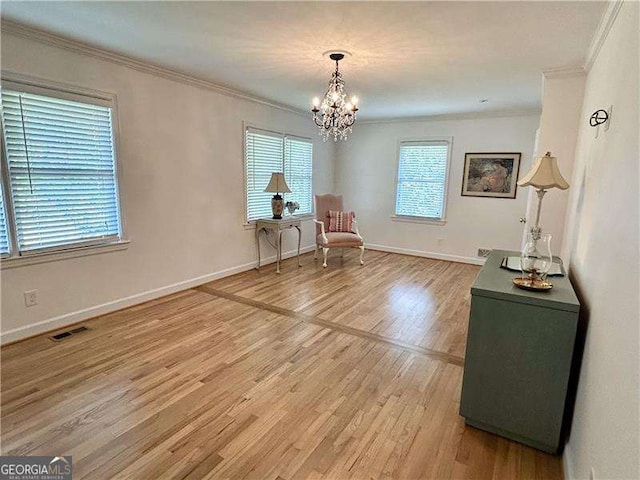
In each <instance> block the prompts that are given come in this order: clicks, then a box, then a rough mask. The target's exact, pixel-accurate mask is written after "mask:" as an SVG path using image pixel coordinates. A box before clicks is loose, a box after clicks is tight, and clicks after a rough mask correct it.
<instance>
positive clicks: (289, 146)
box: [245, 128, 313, 222]
mask: <svg viewBox="0 0 640 480" xmlns="http://www.w3.org/2000/svg"><path fill="white" fill-rule="evenodd" d="M245 143H246V145H245V174H246V175H245V178H246V182H247V184H246V194H247V221H248V222H250V221H252V220H256V219H258V218H265V217H271V216H272V212H271V198H272V197H273V193H266V192H265V191H264V189H265V188H266V187H267V184H268V183H269V180H270V179H271V174H272V173H273V172H283V173H284V177H285V180H286V182H287V185H288V186H289V189H290V190H291V193H286V194H285V195H284V199H285V201H291V202H298V203H299V204H300V209H299V210H298V211H296V214H306V213H311V212H312V211H313V143H312V141H311V140H309V139H305V138H300V137H294V136H287V135H285V134H281V133H276V132H269V131H266V130H259V129H255V128H247V130H246V132H245Z"/></svg>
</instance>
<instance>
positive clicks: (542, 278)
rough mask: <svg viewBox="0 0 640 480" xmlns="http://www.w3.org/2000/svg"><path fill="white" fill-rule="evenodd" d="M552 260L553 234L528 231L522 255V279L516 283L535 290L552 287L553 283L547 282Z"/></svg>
mask: <svg viewBox="0 0 640 480" xmlns="http://www.w3.org/2000/svg"><path fill="white" fill-rule="evenodd" d="M552 262H553V256H552V255H551V235H550V234H549V233H537V232H532V233H528V234H527V241H526V243H525V245H524V247H523V248H522V254H521V255H520V268H521V269H522V281H521V282H515V283H516V285H517V286H519V287H522V288H528V289H533V290H547V289H549V288H551V284H549V283H548V282H547V273H548V272H549V269H550V268H551V263H552Z"/></svg>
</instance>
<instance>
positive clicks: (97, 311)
mask: <svg viewBox="0 0 640 480" xmlns="http://www.w3.org/2000/svg"><path fill="white" fill-rule="evenodd" d="M313 249H314V246H313V245H309V246H306V247H304V248H301V249H300V253H301V254H302V253H307V252H311V251H313ZM295 255H296V250H290V251H288V252H283V253H282V258H283V259H286V258H291V257H293V256H295ZM275 261H276V257H275V255H273V256H271V257H267V258H264V259H262V262H261V265H268V264H271V263H275ZM255 266H256V262H255V261H254V262H249V263H244V264H242V265H237V266H235V267H230V268H226V269H224V270H219V271H217V272H213V273H208V274H206V275H202V276H199V277H195V278H191V279H189V280H184V281H182V282H178V283H174V284H171V285H167V286H164V287H160V288H155V289H153V290H147V291H146V292H142V293H137V294H135V295H131V296H129V297H125V298H119V299H117V300H112V301H110V302H106V303H103V304H100V305H96V306H94V307H89V308H85V309H82V310H77V311H75V312H71V313H66V314H64V315H60V316H57V317H53V318H49V319H47V320H42V321H40V322H38V323H34V324H31V325H26V326H24V327H19V328H14V329H13V330H8V331H6V332H2V333H0V344H1V345H6V344H8V343H14V342H18V341H22V340H26V339H27V338H30V337H34V336H37V335H42V334H43V333H47V332H51V331H54V330H58V329H60V328H62V327H66V326H68V325H72V324H74V323H78V322H83V321H85V320H88V319H90V318H94V317H98V316H100V315H106V314H107V313H112V312H115V311H117V310H122V309H123V308H127V307H132V306H134V305H138V304H140V303H144V302H148V301H149V300H155V299H156V298H160V297H164V296H166V295H170V294H172V293H176V292H180V291H182V290H187V289H189V288H193V287H197V286H199V285H202V284H204V283H207V282H211V281H213V280H218V279H219V278H223V277H229V276H231V275H235V274H236V273H241V272H245V271H247V270H251V269H252V268H255Z"/></svg>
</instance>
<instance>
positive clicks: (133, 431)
mask: <svg viewBox="0 0 640 480" xmlns="http://www.w3.org/2000/svg"><path fill="white" fill-rule="evenodd" d="M366 262H367V263H366V265H365V266H364V267H360V265H359V264H358V262H357V260H356V257H355V255H354V254H353V253H346V254H345V258H344V259H341V258H340V257H339V256H337V255H332V256H331V258H330V261H329V267H328V268H327V269H322V268H321V266H319V265H316V264H315V263H314V262H313V258H312V255H305V256H304V257H303V268H300V269H299V268H297V266H296V264H295V262H294V261H285V262H284V265H283V267H282V271H283V273H282V274H281V275H280V276H276V275H275V273H274V268H273V267H272V266H267V267H264V268H263V269H262V270H261V271H260V272H256V271H251V272H245V273H242V274H239V275H236V276H233V277H229V278H226V279H222V280H219V281H216V282H212V283H210V284H207V285H203V286H201V287H199V288H197V289H192V290H187V291H184V292H180V293H178V294H175V295H171V296H168V297H164V298H161V299H158V300H155V301H152V302H148V303H145V304H142V305H139V306H136V307H133V308H129V309H126V310H122V311H119V312H115V313H112V314H109V315H105V316H102V317H99V318H96V319H92V320H90V321H87V322H84V324H85V325H87V326H88V327H89V328H90V330H89V331H87V332H84V333H81V334H77V335H74V336H72V337H70V338H68V339H66V340H63V341H61V342H58V343H55V342H53V341H51V340H50V339H48V338H47V337H45V336H40V337H35V338H32V339H29V340H26V341H24V342H20V343H16V344H13V345H9V346H7V347H4V348H2V350H1V360H2V365H1V373H2V378H1V380H2V382H1V387H2V388H1V393H2V396H1V403H0V405H1V420H2V424H1V428H2V432H1V441H2V443H1V446H0V449H1V451H2V454H3V455H6V454H21V455H26V454H29V455H38V454H42V455H54V454H55V455H61V454H64V455H73V465H74V467H73V468H74V478H76V479H80V478H100V479H103V478H123V479H124V478H131V479H158V478H180V479H182V478H188V479H200V478H208V479H212V478H233V479H235V478H251V479H294V478H313V479H347V478H356V479H379V478H385V479H388V478H397V479H400V478H403V479H422V478H425V479H426V478H433V479H447V478H478V479H485V478H493V479H498V478H505V479H512V478H540V479H547V478H549V479H551V478H554V479H555V478H562V473H561V463H560V459H559V457H554V456H550V455H546V454H543V453H540V452H537V451H535V450H533V449H530V448H528V447H524V446H522V445H519V444H517V443H513V442H510V441H508V440H505V439H502V438H500V437H497V436H494V435H491V434H488V433H484V432H481V431H479V430H476V429H473V428H468V427H465V425H464V420H463V419H462V418H461V417H460V416H459V415H458V413H457V412H458V406H459V396H460V386H461V379H462V366H461V365H462V356H463V353H464V337H465V333H466V331H465V329H466V317H467V315H468V308H469V297H468V290H469V287H470V285H471V283H472V281H473V278H474V277H475V275H476V273H477V271H478V267H474V266H470V265H463V264H455V263H449V262H442V261H435V260H429V259H421V258H414V257H407V256H401V255H394V254H387V253H381V252H367V257H366Z"/></svg>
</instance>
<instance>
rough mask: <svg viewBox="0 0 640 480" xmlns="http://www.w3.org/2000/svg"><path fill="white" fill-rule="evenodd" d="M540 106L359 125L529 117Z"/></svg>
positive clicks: (536, 112) (361, 122)
mask: <svg viewBox="0 0 640 480" xmlns="http://www.w3.org/2000/svg"><path fill="white" fill-rule="evenodd" d="M541 113H542V110H541V109H539V108H530V109H520V110H493V111H489V112H463V113H443V114H438V115H426V116H424V115H423V116H420V117H404V118H379V119H371V120H359V121H358V124H359V125H370V124H376V123H409V122H438V121H445V120H472V119H475V118H500V117H527V116H533V115H540V114H541Z"/></svg>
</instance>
